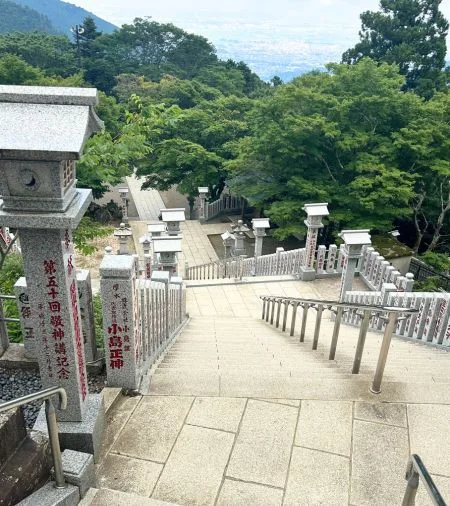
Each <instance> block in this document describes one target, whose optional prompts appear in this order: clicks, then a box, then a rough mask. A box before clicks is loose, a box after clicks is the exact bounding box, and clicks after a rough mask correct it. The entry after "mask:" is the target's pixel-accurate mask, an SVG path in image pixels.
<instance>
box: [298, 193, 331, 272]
mask: <svg viewBox="0 0 450 506" xmlns="http://www.w3.org/2000/svg"><path fill="white" fill-rule="evenodd" d="M327 206H328V204H327V203H323V204H305V206H304V207H303V210H304V211H305V212H306V214H307V218H306V220H305V225H306V226H307V229H308V231H307V235H306V246H305V250H306V251H305V257H304V263H303V265H302V266H301V267H300V277H301V279H302V280H303V281H312V280H313V279H314V278H315V276H316V271H315V269H314V260H315V257H316V247H317V239H318V237H319V229H321V228H323V226H324V225H323V223H322V218H323V217H324V216H328V215H329V212H328V207H327Z"/></svg>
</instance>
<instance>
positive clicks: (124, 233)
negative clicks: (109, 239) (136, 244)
mask: <svg viewBox="0 0 450 506" xmlns="http://www.w3.org/2000/svg"><path fill="white" fill-rule="evenodd" d="M132 235H133V232H132V231H131V230H130V229H129V228H128V227H126V226H125V223H121V224H120V226H119V228H117V229H116V230H115V232H114V236H115V237H118V238H119V252H118V254H119V255H129V254H130V249H129V247H128V239H129V238H130V237H131V236H132Z"/></svg>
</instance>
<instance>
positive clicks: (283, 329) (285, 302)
mask: <svg viewBox="0 0 450 506" xmlns="http://www.w3.org/2000/svg"><path fill="white" fill-rule="evenodd" d="M288 311H289V303H288V302H287V301H286V300H285V301H284V315H283V326H282V327H281V330H282V331H283V332H284V331H285V330H286V322H287V317H288Z"/></svg>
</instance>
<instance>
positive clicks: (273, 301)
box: [270, 299, 275, 325]
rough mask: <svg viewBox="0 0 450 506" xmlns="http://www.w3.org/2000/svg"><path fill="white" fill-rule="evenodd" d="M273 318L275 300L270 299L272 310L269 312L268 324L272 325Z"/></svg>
mask: <svg viewBox="0 0 450 506" xmlns="http://www.w3.org/2000/svg"><path fill="white" fill-rule="evenodd" d="M274 317H275V299H272V309H271V311H270V324H271V325H273V319H274Z"/></svg>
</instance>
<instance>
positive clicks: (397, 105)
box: [0, 0, 450, 256]
mask: <svg viewBox="0 0 450 506" xmlns="http://www.w3.org/2000/svg"><path fill="white" fill-rule="evenodd" d="M440 3H441V0H403V1H402V2H391V1H390V0H381V2H380V9H379V11H377V12H370V11H369V12H364V13H362V14H361V22H362V26H361V31H360V42H359V43H358V44H356V46H355V47H353V48H349V49H348V51H346V52H345V53H344V54H343V56H342V61H341V62H340V63H332V64H329V65H328V67H327V71H326V72H312V73H309V74H305V75H303V76H301V77H298V78H296V79H294V80H293V81H291V82H289V83H283V82H282V81H281V80H280V79H279V78H277V77H276V76H275V77H274V78H273V79H272V80H271V82H268V83H267V82H263V81H262V80H261V79H260V78H259V77H258V76H257V75H256V74H254V73H253V72H252V71H251V70H250V68H249V67H248V66H247V65H246V64H245V63H244V62H236V61H233V60H228V61H222V60H220V59H219V58H218V57H217V54H216V51H215V48H214V47H213V46H212V45H211V43H210V42H209V41H208V40H206V39H205V38H203V37H201V36H197V35H194V34H189V33H186V32H185V31H184V30H182V29H180V28H178V27H176V26H174V25H172V24H160V23H156V22H154V21H152V20H151V19H149V18H145V19H140V18H138V19H136V20H135V21H134V22H133V23H132V24H129V25H123V26H122V27H121V28H120V29H117V30H115V31H114V32H112V33H101V32H100V31H99V30H98V28H97V26H96V24H95V22H94V20H93V19H92V18H86V19H85V20H84V23H83V29H84V31H83V34H81V35H80V39H79V45H78V46H77V44H76V43H75V41H74V40H70V39H69V38H68V37H66V36H65V35H53V34H49V33H42V32H37V31H36V32H31V33H24V32H13V33H7V34H3V35H0V83H2V84H35V85H59V86H95V87H97V88H98V89H99V90H100V91H101V101H100V105H99V107H98V114H99V116H100V117H101V118H102V119H103V121H104V122H105V125H106V128H105V131H104V132H102V133H100V134H98V135H96V136H94V137H93V138H92V139H90V140H89V143H88V145H87V148H86V150H85V154H84V156H83V158H82V160H81V161H80V162H79V164H78V169H77V175H78V179H79V184H80V185H81V186H85V187H90V188H92V189H93V191H94V195H95V196H96V197H100V196H101V195H102V194H103V193H104V192H105V191H106V189H107V187H108V185H110V184H115V183H117V182H119V181H120V180H121V179H122V178H123V177H124V176H125V175H127V174H130V173H131V172H132V171H133V169H134V168H137V174H138V175H139V176H141V177H142V181H143V187H144V188H147V187H152V188H157V189H160V190H166V189H168V188H170V187H171V186H173V185H178V189H179V191H181V192H182V193H184V194H185V195H186V196H187V197H188V199H190V201H191V202H193V199H194V198H195V196H196V195H197V187H198V186H208V187H209V189H210V198H211V199H212V200H214V199H215V198H217V197H218V196H219V195H220V194H221V192H222V191H224V189H225V188H229V189H230V190H231V191H232V192H233V193H235V194H237V195H242V196H244V197H245V198H246V199H247V200H248V201H249V202H250V204H251V205H252V206H254V207H255V208H257V209H258V210H259V211H260V212H261V213H262V214H264V215H266V216H269V217H270V218H271V220H272V222H273V223H274V224H276V226H277V230H276V233H277V235H278V236H279V237H286V236H288V235H292V234H296V233H299V232H302V231H303V227H304V226H303V212H302V210H301V209H302V207H303V205H304V204H305V203H307V202H314V201H318V202H322V201H323V202H328V203H329V207H330V209H331V210H332V213H331V216H330V220H329V223H328V225H327V227H326V230H325V234H326V237H325V239H326V240H328V241H329V242H331V241H333V240H334V239H335V237H336V234H337V232H338V231H340V230H342V229H343V228H353V229H355V228H370V229H371V230H372V231H374V232H388V231H390V230H392V229H399V230H400V233H401V239H402V240H403V241H404V242H406V243H407V244H408V245H409V246H411V247H412V248H413V249H414V250H415V251H416V252H420V253H423V252H427V251H428V252H441V253H445V254H446V255H447V256H448V251H449V244H450V240H449V237H450V101H449V92H448V87H449V85H450V72H449V69H446V68H445V56H446V51H447V48H446V42H445V40H446V36H447V33H448V29H449V25H448V22H447V20H446V19H445V18H444V17H443V15H442V13H441V12H440V10H439V5H440Z"/></svg>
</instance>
